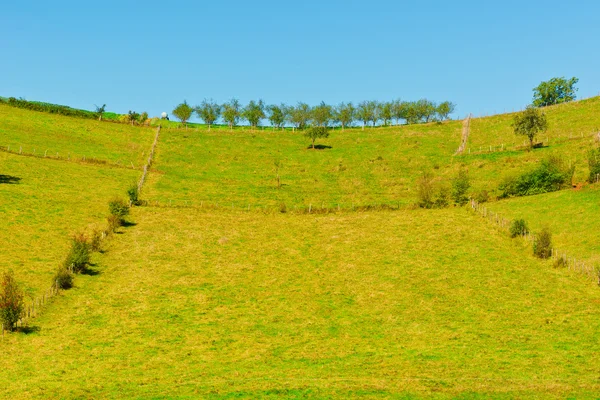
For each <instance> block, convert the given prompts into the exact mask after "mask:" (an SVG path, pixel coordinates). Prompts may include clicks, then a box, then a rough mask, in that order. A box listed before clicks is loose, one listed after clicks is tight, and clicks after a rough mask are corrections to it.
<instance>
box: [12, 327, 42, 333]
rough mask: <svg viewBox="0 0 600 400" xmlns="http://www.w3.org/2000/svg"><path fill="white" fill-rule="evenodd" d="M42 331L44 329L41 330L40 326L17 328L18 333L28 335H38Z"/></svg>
mask: <svg viewBox="0 0 600 400" xmlns="http://www.w3.org/2000/svg"><path fill="white" fill-rule="evenodd" d="M41 330H42V328H40V327H39V326H21V327H19V328H17V332H21V333H24V334H26V335H29V334H31V333H38V332H39V331H41Z"/></svg>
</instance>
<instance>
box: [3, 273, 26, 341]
mask: <svg viewBox="0 0 600 400" xmlns="http://www.w3.org/2000/svg"><path fill="white" fill-rule="evenodd" d="M23 308H24V304H23V291H22V290H21V288H20V287H19V285H18V284H17V281H16V280H15V277H14V275H13V272H12V271H8V272H5V273H4V275H3V276H2V287H0V320H1V321H2V324H4V328H5V329H8V330H11V331H12V330H14V329H15V324H16V322H17V321H18V320H19V318H21V315H22V314H23Z"/></svg>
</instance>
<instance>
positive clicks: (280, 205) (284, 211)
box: [279, 203, 287, 214]
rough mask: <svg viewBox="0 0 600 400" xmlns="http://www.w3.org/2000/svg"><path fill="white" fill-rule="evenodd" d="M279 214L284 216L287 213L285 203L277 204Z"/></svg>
mask: <svg viewBox="0 0 600 400" xmlns="http://www.w3.org/2000/svg"><path fill="white" fill-rule="evenodd" d="M279 212H280V213H282V214H285V213H286V212H287V206H286V205H285V203H280V204H279Z"/></svg>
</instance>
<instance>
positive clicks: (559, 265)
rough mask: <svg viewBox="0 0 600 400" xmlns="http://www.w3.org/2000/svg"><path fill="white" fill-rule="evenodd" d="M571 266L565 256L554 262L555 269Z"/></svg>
mask: <svg viewBox="0 0 600 400" xmlns="http://www.w3.org/2000/svg"><path fill="white" fill-rule="evenodd" d="M568 266H569V262H568V261H567V259H566V258H565V257H563V256H560V257H558V258H557V259H556V261H554V268H566V267H568Z"/></svg>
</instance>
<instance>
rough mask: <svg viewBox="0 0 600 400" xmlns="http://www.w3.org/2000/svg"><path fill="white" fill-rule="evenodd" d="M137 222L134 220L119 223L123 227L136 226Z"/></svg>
mask: <svg viewBox="0 0 600 400" xmlns="http://www.w3.org/2000/svg"><path fill="white" fill-rule="evenodd" d="M136 225H137V224H136V223H135V222H131V221H123V223H122V224H121V226H122V227H123V228H131V227H132V226H136Z"/></svg>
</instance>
